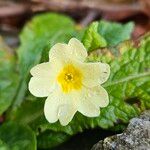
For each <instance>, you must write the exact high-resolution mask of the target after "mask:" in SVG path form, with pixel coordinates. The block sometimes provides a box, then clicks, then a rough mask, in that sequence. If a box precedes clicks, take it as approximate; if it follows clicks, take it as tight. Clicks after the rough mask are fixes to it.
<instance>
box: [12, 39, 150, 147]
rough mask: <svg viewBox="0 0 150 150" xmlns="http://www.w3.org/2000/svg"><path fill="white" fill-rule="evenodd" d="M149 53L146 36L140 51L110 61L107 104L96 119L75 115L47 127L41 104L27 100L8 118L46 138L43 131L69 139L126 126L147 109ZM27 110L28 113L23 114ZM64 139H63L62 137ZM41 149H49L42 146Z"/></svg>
mask: <svg viewBox="0 0 150 150" xmlns="http://www.w3.org/2000/svg"><path fill="white" fill-rule="evenodd" d="M149 50H150V36H147V37H146V38H145V39H144V40H142V42H141V45H140V47H139V48H133V47H132V48H130V49H129V50H128V51H126V52H124V53H123V55H122V57H119V58H114V59H113V60H112V61H110V66H111V76H110V78H109V80H108V82H107V83H106V84H104V85H103V86H104V87H105V88H106V89H107V91H108V93H109V97H110V104H109V105H108V106H107V107H106V108H102V109H101V114H100V116H99V117H96V118H87V117H85V116H83V115H81V114H80V113H77V114H76V115H75V116H74V118H73V120H72V121H71V122H70V123H69V125H67V126H65V127H63V126H61V125H60V123H59V122H57V123H54V124H49V123H48V122H47V121H46V119H45V117H44V114H43V105H44V101H43V100H41V101H40V100H37V101H26V102H25V103H23V105H22V106H21V107H20V108H18V109H17V110H16V111H14V112H13V114H12V115H11V117H10V118H11V119H12V120H16V121H19V122H20V123H23V124H29V125H30V126H31V127H32V128H33V129H34V130H35V131H36V132H37V131H38V129H40V134H41V135H42V134H44V135H45V134H46V132H49V133H53V132H58V133H64V134H67V135H68V136H71V135H74V134H76V133H78V132H82V131H83V130H85V129H89V128H95V127H102V128H105V129H108V128H112V127H114V126H115V124H118V122H119V123H120V124H126V123H128V121H129V120H130V119H131V118H133V117H135V116H137V115H139V114H140V112H141V111H143V110H145V109H149V108H150V67H149V62H150V53H149ZM93 61H95V60H93ZM27 109H28V110H30V111H28V112H27V113H26V110H27ZM22 116H24V117H22ZM45 136H46V135H45ZM46 138H48V137H45V139H46ZM48 139H49V138H48ZM39 140H40V136H39ZM65 140H66V138H64V141H65ZM47 142H48V141H47ZM55 142H56V141H55ZM45 143H46V141H45ZM58 144H59V142H58ZM52 145H53V144H52ZM54 145H55V144H54ZM44 147H47V148H48V147H51V146H50V145H49V144H47V145H46V144H45V145H44Z"/></svg>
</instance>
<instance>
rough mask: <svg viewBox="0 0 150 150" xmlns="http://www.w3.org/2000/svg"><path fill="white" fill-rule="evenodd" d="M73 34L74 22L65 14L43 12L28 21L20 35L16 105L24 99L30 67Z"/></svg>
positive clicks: (74, 32)
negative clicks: (51, 48) (18, 82)
mask: <svg viewBox="0 0 150 150" xmlns="http://www.w3.org/2000/svg"><path fill="white" fill-rule="evenodd" d="M72 36H76V30H75V25H74V22H73V21H72V20H71V19H70V18H69V17H66V16H64V15H59V14H54V13H46V14H41V15H38V16H36V17H34V18H33V19H32V20H31V21H30V22H28V23H27V25H26V26H25V27H24V29H23V31H22V33H21V35H20V40H21V45H20V47H19V49H18V59H19V72H20V77H21V79H20V87H19V91H18V95H17V96H16V99H15V102H14V106H16V105H19V104H20V103H21V102H22V101H23V99H24V96H25V92H26V91H27V82H28V77H29V71H30V69H31V68H32V67H33V66H35V65H36V64H38V63H39V62H40V61H41V59H42V60H43V58H42V56H43V57H44V59H47V58H45V55H43V53H48V51H49V49H50V47H51V46H53V45H54V44H55V43H57V42H67V41H68V40H69V39H70V38H71V37H72Z"/></svg>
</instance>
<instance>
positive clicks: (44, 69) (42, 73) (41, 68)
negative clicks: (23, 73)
mask: <svg viewBox="0 0 150 150" xmlns="http://www.w3.org/2000/svg"><path fill="white" fill-rule="evenodd" d="M30 73H31V75H32V76H36V77H50V76H51V74H52V73H53V68H52V65H51V64H50V63H49V62H47V63H41V64H38V65H36V66H35V67H33V68H32V69H31V70H30Z"/></svg>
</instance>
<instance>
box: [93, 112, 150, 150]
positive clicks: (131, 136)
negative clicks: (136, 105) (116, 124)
mask: <svg viewBox="0 0 150 150" xmlns="http://www.w3.org/2000/svg"><path fill="white" fill-rule="evenodd" d="M92 150H150V110H148V111H145V112H144V113H143V114H142V115H141V116H140V117H138V118H133V119H131V120H130V122H129V125H128V127H127V129H126V130H125V131H124V132H123V133H121V134H117V135H114V136H111V137H107V138H105V139H104V140H101V141H99V142H98V143H97V144H95V145H94V146H93V147H92Z"/></svg>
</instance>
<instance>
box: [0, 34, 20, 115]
mask: <svg viewBox="0 0 150 150" xmlns="http://www.w3.org/2000/svg"><path fill="white" fill-rule="evenodd" d="M15 61H16V60H15V57H14V54H13V53H12V50H11V49H10V48H9V47H8V46H7V45H6V44H5V43H4V41H3V40H2V38H1V37H0V114H2V113H3V112H4V111H6V110H7V108H8V107H9V106H10V105H11V103H12V100H13V98H14V96H15V94H16V90H17V87H18V80H19V79H18V75H17V72H16V68H15V67H16V62H15Z"/></svg>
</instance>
